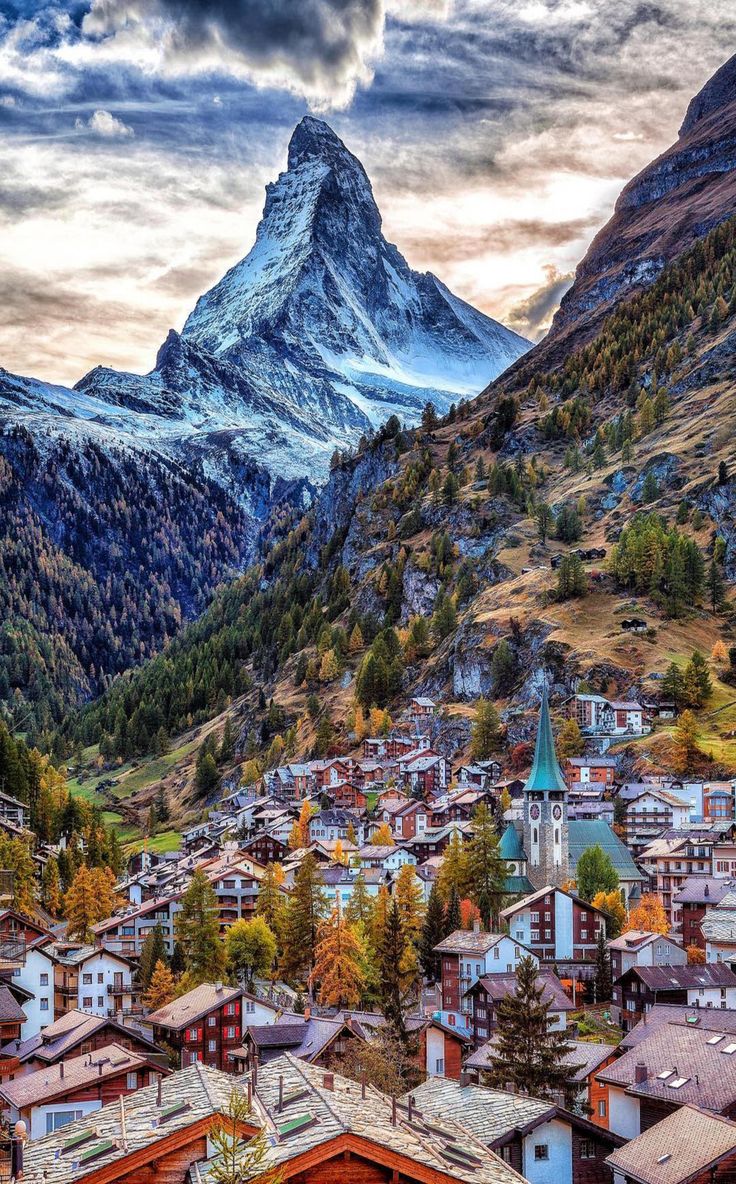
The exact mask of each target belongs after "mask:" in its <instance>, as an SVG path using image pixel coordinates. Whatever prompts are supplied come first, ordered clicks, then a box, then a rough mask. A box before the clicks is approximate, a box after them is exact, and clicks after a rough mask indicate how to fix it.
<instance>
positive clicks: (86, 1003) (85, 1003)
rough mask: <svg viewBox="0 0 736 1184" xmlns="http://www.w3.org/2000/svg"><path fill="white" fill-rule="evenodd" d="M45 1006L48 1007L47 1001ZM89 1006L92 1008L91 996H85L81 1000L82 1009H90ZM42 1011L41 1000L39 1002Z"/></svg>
mask: <svg viewBox="0 0 736 1184" xmlns="http://www.w3.org/2000/svg"><path fill="white" fill-rule="evenodd" d="M46 1006H47V1007H48V1001H47V1003H46ZM91 1006H92V996H91V995H85V996H84V997H83V999H82V1007H91ZM43 1009H44V1007H43V1000H41V1010H42V1011H43Z"/></svg>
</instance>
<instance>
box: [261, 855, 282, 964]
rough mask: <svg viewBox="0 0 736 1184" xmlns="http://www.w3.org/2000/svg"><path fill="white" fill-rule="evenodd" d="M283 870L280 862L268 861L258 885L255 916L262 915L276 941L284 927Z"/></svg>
mask: <svg viewBox="0 0 736 1184" xmlns="http://www.w3.org/2000/svg"><path fill="white" fill-rule="evenodd" d="M283 882H284V870H283V868H282V866H281V864H280V863H269V864H267V865H266V870H265V872H264V873H263V877H262V879H261V882H260V884H259V886H258V899H257V901H256V916H257V917H263V920H264V921H265V922H266V924H267V925H268V927H269V929H270V930H271V932H272V933H273V935H274V936H275V938H276V941H277V942H278V944H279V946H280V945H281V936H282V933H283V928H284V918H285V913H286V896H285V894H284V891H283V887H282V885H283Z"/></svg>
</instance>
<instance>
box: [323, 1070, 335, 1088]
mask: <svg viewBox="0 0 736 1184" xmlns="http://www.w3.org/2000/svg"><path fill="white" fill-rule="evenodd" d="M322 1084H323V1085H324V1087H325V1089H329V1090H334V1088H335V1074H334V1073H325V1075H324V1077H323V1078H322Z"/></svg>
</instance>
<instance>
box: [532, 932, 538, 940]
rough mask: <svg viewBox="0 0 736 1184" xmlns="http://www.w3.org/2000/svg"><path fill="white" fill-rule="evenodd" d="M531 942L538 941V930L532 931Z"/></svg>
mask: <svg viewBox="0 0 736 1184" xmlns="http://www.w3.org/2000/svg"><path fill="white" fill-rule="evenodd" d="M531 940H532V941H539V930H538V929H532V938H531Z"/></svg>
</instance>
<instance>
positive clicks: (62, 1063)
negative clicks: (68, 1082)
mask: <svg viewBox="0 0 736 1184" xmlns="http://www.w3.org/2000/svg"><path fill="white" fill-rule="evenodd" d="M59 1080H60V1081H63V1080H64V1062H63V1061H59Z"/></svg>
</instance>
